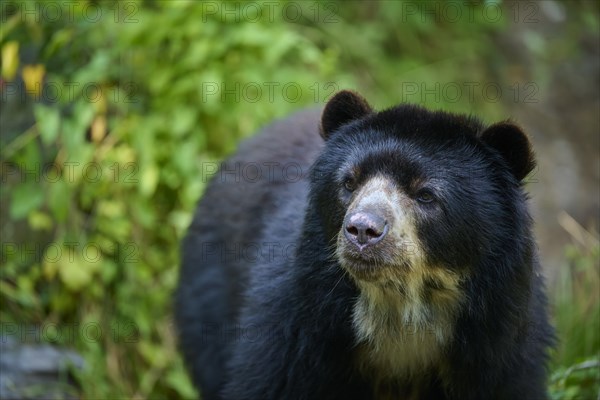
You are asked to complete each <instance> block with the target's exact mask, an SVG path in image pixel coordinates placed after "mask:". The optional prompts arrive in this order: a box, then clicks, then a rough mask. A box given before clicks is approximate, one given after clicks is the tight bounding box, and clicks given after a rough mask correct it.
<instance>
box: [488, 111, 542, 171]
mask: <svg viewBox="0 0 600 400" xmlns="http://www.w3.org/2000/svg"><path fill="white" fill-rule="evenodd" d="M480 138H481V140H482V141H483V142H484V143H487V144H488V145H489V146H491V147H493V148H494V149H495V150H497V151H498V152H499V153H500V155H502V157H503V158H504V159H505V160H506V163H507V164H508V165H509V166H510V168H511V171H512V173H513V175H514V176H515V178H517V180H519V181H521V180H522V179H523V178H525V177H526V176H527V174H529V173H530V172H531V171H532V170H533V168H534V167H535V157H534V155H533V151H532V149H531V144H530V142H529V139H528V138H527V135H526V134H525V132H523V130H521V128H520V127H518V126H517V125H515V124H513V123H511V122H499V123H496V124H494V125H492V126H490V127H489V128H487V129H486V130H485V131H483V133H482V134H481V136H480Z"/></svg>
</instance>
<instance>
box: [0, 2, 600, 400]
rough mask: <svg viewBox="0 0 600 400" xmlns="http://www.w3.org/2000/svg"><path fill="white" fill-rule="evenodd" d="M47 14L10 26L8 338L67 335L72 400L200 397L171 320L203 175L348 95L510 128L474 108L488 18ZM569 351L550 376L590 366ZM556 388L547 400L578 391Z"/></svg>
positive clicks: (4, 36) (17, 11)
mask: <svg viewBox="0 0 600 400" xmlns="http://www.w3.org/2000/svg"><path fill="white" fill-rule="evenodd" d="M51 3H52V4H53V5H57V4H58V5H59V6H60V7H61V8H60V9H59V11H60V12H61V18H55V17H54V15H55V14H53V12H55V10H54V9H51V8H49V6H48V4H49V3H45V2H43V1H39V2H38V1H18V2H11V3H10V6H4V7H2V8H1V13H2V15H1V17H2V18H1V20H2V28H3V29H2V32H1V33H0V41H1V47H2V90H3V113H2V114H3V115H2V118H3V120H2V121H3V122H2V124H3V125H2V129H3V132H2V135H1V136H0V144H1V145H2V147H1V150H0V155H1V163H2V184H1V185H0V202H1V204H2V208H1V212H2V226H1V227H0V228H1V232H2V242H3V244H2V268H1V269H0V302H1V304H2V309H1V310H0V321H2V322H3V323H6V322H10V323H17V324H37V325H40V326H44V324H56V325H57V326H62V327H64V326H72V324H77V326H78V327H79V328H78V329H76V330H75V335H74V336H64V335H63V336H61V337H60V338H58V339H57V340H56V341H57V342H59V343H60V344H64V345H66V346H74V347H76V348H77V349H78V350H79V352H80V353H81V354H82V355H83V356H84V357H85V359H86V368H85V369H84V370H83V371H80V372H78V373H77V377H78V379H79V380H80V382H81V383H82V385H81V387H82V391H83V393H82V397H83V398H115V399H116V398H173V399H175V398H194V397H196V393H195V391H194V389H193V388H192V386H191V384H190V381H189V379H188V377H187V375H186V373H185V370H184V368H183V365H182V361H181V358H180V356H179V355H178V352H177V349H176V340H175V338H176V335H175V331H174V326H173V323H172V319H171V295H172V292H173V290H174V287H175V284H176V279H177V271H178V263H179V255H178V251H179V241H180V240H181V238H182V236H183V235H184V233H185V230H186V228H187V226H188V224H189V222H190V220H191V216H192V213H193V210H194V206H195V203H196V201H197V200H198V198H199V196H200V195H201V193H202V190H203V187H204V184H205V182H206V179H207V171H208V170H212V167H213V165H212V164H211V163H213V162H214V161H215V160H217V159H219V158H221V157H223V156H224V155H225V154H227V153H228V152H230V151H232V150H233V149H234V148H235V146H236V144H237V143H238V142H239V140H240V139H242V138H244V137H246V136H247V135H249V134H251V133H252V132H254V131H255V130H256V129H257V128H258V127H260V126H261V125H262V124H264V123H266V122H267V121H269V120H271V119H273V118H274V117H279V116H284V115H286V114H288V113H289V112H291V111H293V110H296V109H299V108H301V107H303V106H317V105H321V104H323V103H324V102H325V101H326V99H327V97H328V96H330V95H331V94H332V93H334V92H335V91H336V90H338V89H342V88H356V89H359V90H360V91H361V92H362V93H364V94H365V95H366V97H367V98H368V99H369V100H370V101H372V103H373V104H374V105H375V106H376V107H385V106H389V105H391V104H394V103H397V102H398V101H409V102H414V103H422V104H426V105H428V106H431V107H433V108H445V109H449V110H454V111H461V112H474V113H477V114H480V115H481V114H482V115H483V116H484V117H486V118H487V119H490V120H492V119H496V118H499V117H501V116H503V115H504V114H503V112H502V110H501V107H500V106H499V104H500V103H499V102H497V101H490V99H488V98H486V97H485V93H484V91H482V90H481V87H479V88H478V89H476V90H474V92H473V96H470V95H467V94H466V93H467V89H468V87H469V86H465V85H467V84H469V82H471V83H472V82H486V81H487V80H488V79H489V76H490V75H493V72H490V66H489V65H487V64H483V61H482V60H492V62H493V64H494V65H493V66H492V67H491V69H492V70H493V69H494V68H498V66H499V65H502V64H503V63H504V62H505V61H506V60H502V59H501V58H500V57H499V56H498V55H497V54H496V53H495V52H494V49H493V47H492V43H493V41H492V35H493V34H494V32H496V31H497V30H499V29H503V28H504V27H505V25H506V24H505V21H504V20H503V19H500V20H494V19H492V20H491V19H489V18H483V17H482V16H483V15H484V14H483V13H482V7H483V6H482V5H481V4H475V3H473V4H472V5H470V6H466V7H467V8H465V9H463V12H464V13H465V14H464V17H463V18H462V19H461V20H460V21H458V22H451V21H449V20H448V19H447V18H442V17H439V16H438V17H437V18H436V17H435V14H433V15H434V16H433V17H432V16H431V14H429V17H423V15H422V14H421V13H419V12H413V11H414V10H412V9H411V8H410V7H414V6H415V5H416V4H418V3H416V2H402V1H387V2H351V3H348V2H328V3H313V2H294V3H287V2H281V3H273V2H257V3H252V4H253V6H246V5H245V3H239V2H229V3H221V2H198V1H184V0H178V1H144V2H142V1H119V2H109V1H106V2H104V1H100V2H97V1H85V0H80V1H76V2H64V3H63V2H51ZM226 4H227V5H226ZM274 4H275V5H274ZM440 4H442V3H440ZM407 7H409V8H407ZM24 10H28V12H27V13H25V12H24ZM31 10H35V12H34V13H32V12H31ZM227 10H229V11H230V12H226V11H227ZM231 10H233V12H231ZM417 11H418V10H417ZM470 12H472V15H473V18H472V19H471V18H468V17H467V16H468V15H471V13H470ZM257 13H258V14H257ZM467 13H469V14H467ZM359 22H360V24H361V26H360V28H359V29H357V27H356V25H357V24H358V23H359ZM440 38H444V40H440ZM436 85H438V86H437V87H436ZM15 87H16V88H18V89H19V90H18V91H17V92H14V91H13V90H12V89H14V88H15ZM445 87H447V89H448V90H447V91H446V92H445V91H444V88H445ZM457 87H458V88H459V90H461V91H462V95H461V96H459V97H458V98H456V99H455V97H456V96H455V94H456V93H455V92H452V90H455V89H456V88H457ZM503 89H504V90H506V89H507V88H503ZM426 90H429V91H430V92H431V91H433V92H436V93H438V94H437V95H435V94H430V95H427V94H425V95H424V94H423V92H424V91H426ZM444 93H446V94H447V95H444ZM4 99H6V101H4ZM7 110H11V111H7ZM13 111H14V113H13ZM9 113H10V115H8V116H7V114H9ZM207 167H210V168H207ZM7 238H9V239H7ZM596 256H597V255H596ZM568 301H577V302H579V301H583V303H582V304H585V302H584V300H582V299H569V300H568ZM565 304H567V303H565ZM578 304H579V303H578ZM596 306H597V303H596ZM596 315H597V314H596ZM571 316H572V317H573V318H574V320H573V321H570V320H568V318H569V317H570V315H569V314H568V312H567V311H565V312H564V313H562V312H561V313H559V317H560V320H561V321H565V326H564V327H563V328H561V329H563V331H562V332H564V334H565V335H571V334H576V332H572V331H569V329H572V327H574V326H576V324H577V323H579V322H581V321H582V319H580V318H581V317H582V316H581V315H571ZM94 332H95V334H94ZM578 343H581V346H580V347H577V346H573V347H572V346H571V345H572V344H571V343H569V346H567V347H568V348H567V349H566V350H564V351H563V352H562V353H561V354H562V355H561V356H560V358H559V359H560V365H572V364H574V363H578V362H580V361H584V359H583V358H581V357H584V356H589V355H590V354H594V352H597V349H598V344H597V336H595V337H585V338H583V337H582V342H578ZM569 349H571V350H572V352H573V354H570V353H569V351H571V350H569ZM596 359H597V358H596ZM578 365H579V364H578ZM584 365H585V366H588V365H589V364H584ZM557 368H558V367H557ZM585 370H586V371H587V370H588V369H587V368H586V369H585ZM558 371H559V372H560V376H559V377H558V378H557V379H556V380H555V382H554V383H553V384H554V385H555V386H554V387H555V390H556V393H559V391H562V390H566V389H564V388H565V387H572V385H571V382H572V377H574V376H575V375H577V374H579V370H577V371H576V370H575V369H572V370H568V371H567V370H566V367H562V369H558ZM557 373H558V372H557ZM577 376H579V375H577ZM585 379H588V378H587V375H586V378H585ZM586 382H587V381H586ZM561 385H562V386H561ZM565 385H566V386H565ZM569 393H570V392H569ZM561 398H563V397H561ZM564 398H568V397H564Z"/></svg>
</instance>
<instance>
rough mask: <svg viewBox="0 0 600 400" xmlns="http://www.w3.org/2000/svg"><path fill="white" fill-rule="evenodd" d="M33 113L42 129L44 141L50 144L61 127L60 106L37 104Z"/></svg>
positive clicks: (39, 127) (41, 135) (41, 134)
mask: <svg viewBox="0 0 600 400" xmlns="http://www.w3.org/2000/svg"><path fill="white" fill-rule="evenodd" d="M33 113H34V115H35V120H36V122H37V126H38V129H39V130H40V137H41V138H42V142H44V144H45V145H50V144H51V143H53V142H54V141H55V140H56V138H57V136H58V132H59V129H60V112H59V110H58V108H56V107H47V106H44V105H42V104H36V105H35V106H34V108H33Z"/></svg>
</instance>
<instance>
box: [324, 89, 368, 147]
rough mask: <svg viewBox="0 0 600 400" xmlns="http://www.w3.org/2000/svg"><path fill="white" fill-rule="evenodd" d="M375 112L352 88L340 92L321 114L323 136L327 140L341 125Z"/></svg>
mask: <svg viewBox="0 0 600 400" xmlns="http://www.w3.org/2000/svg"><path fill="white" fill-rule="evenodd" d="M372 112H373V109H372V108H371V106H370V105H369V103H367V101H366V100H365V99H364V98H363V97H362V96H361V95H359V94H358V93H356V92H352V91H350V90H342V91H341V92H338V93H336V94H335V96H333V97H332V98H331V100H329V101H328V102H327V104H326V105H325V109H324V110H323V114H322V115H321V136H322V137H323V139H325V140H327V138H329V136H330V135H331V133H333V132H334V131H335V130H336V129H338V128H339V127H340V126H342V125H344V124H347V123H349V122H351V121H354V120H355V119H359V118H361V117H364V116H365V115H368V114H370V113H372Z"/></svg>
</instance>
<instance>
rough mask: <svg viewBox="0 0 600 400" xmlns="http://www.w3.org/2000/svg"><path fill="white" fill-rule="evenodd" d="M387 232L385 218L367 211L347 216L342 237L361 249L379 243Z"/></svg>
mask: <svg viewBox="0 0 600 400" xmlns="http://www.w3.org/2000/svg"><path fill="white" fill-rule="evenodd" d="M387 231H388V225H387V221H386V220H385V218H383V217H382V216H379V215H377V214H375V213H372V212H368V211H356V212H353V213H351V214H348V215H347V216H346V219H345V221H344V235H345V236H346V238H347V239H348V240H349V241H351V242H352V243H354V244H356V245H357V246H358V247H359V248H361V249H362V248H364V247H366V246H371V245H374V244H375V243H377V242H379V241H380V240H381V239H383V237H384V236H385V234H386V233H387Z"/></svg>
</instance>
